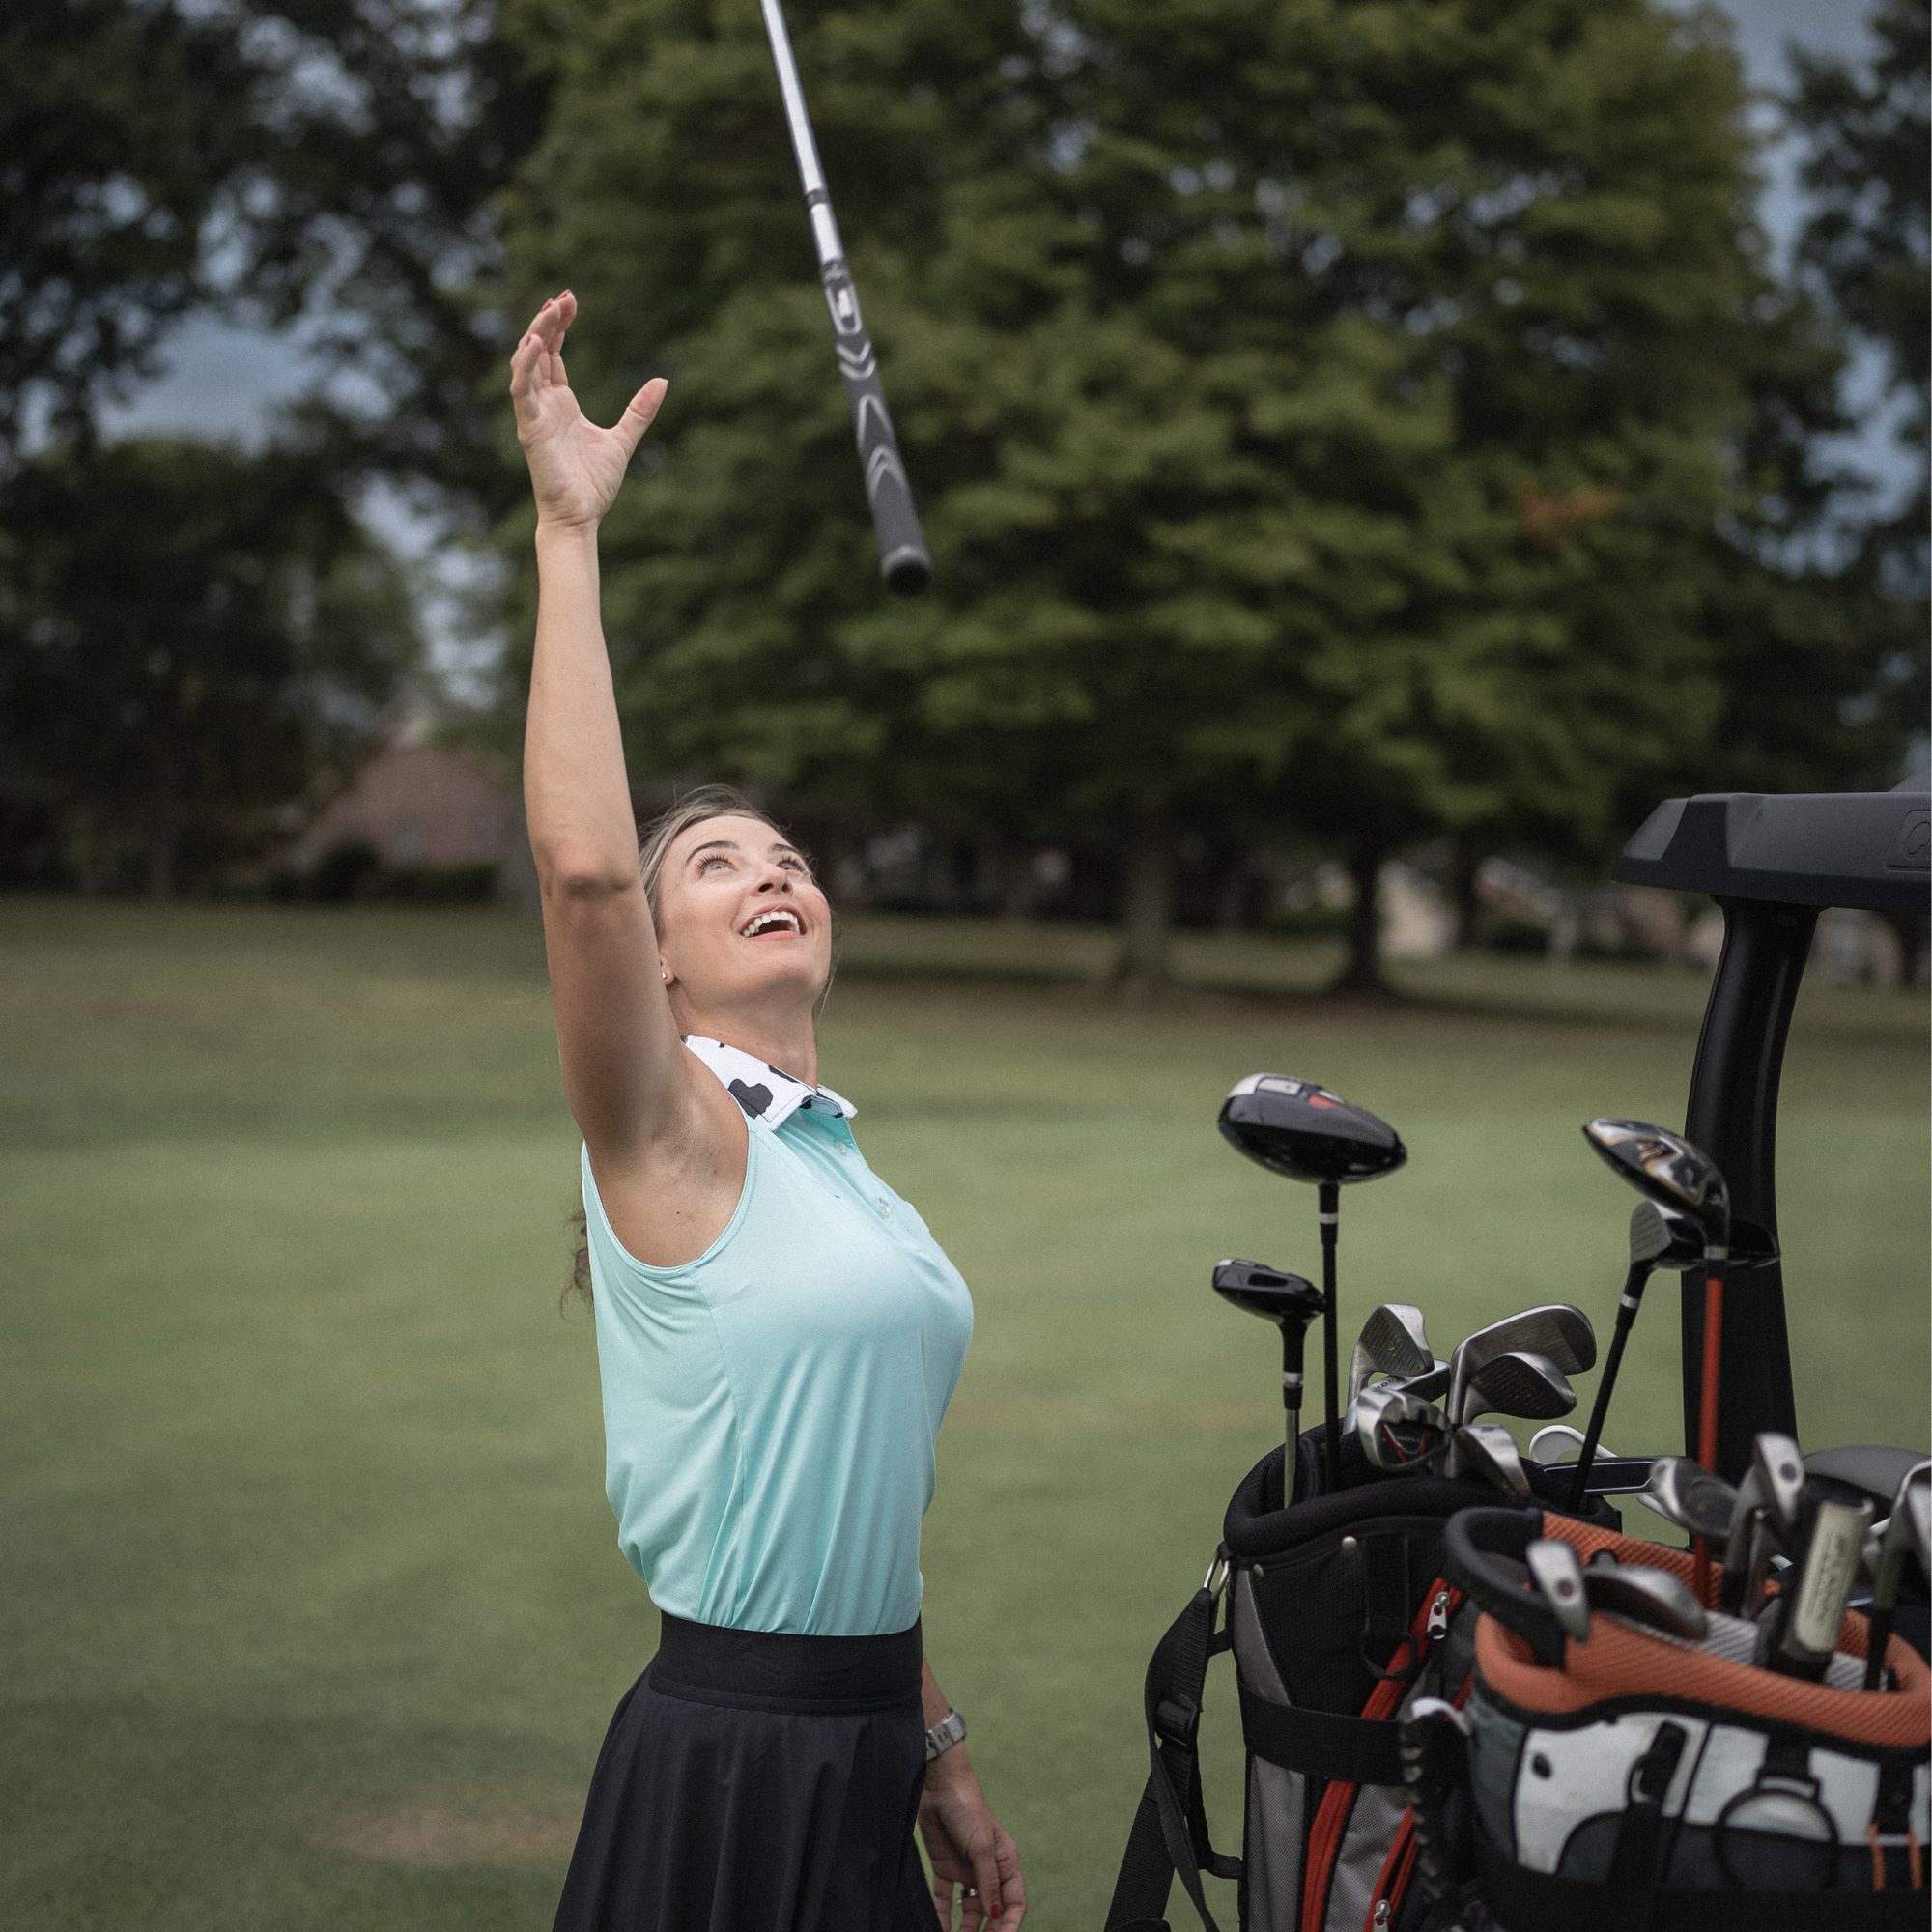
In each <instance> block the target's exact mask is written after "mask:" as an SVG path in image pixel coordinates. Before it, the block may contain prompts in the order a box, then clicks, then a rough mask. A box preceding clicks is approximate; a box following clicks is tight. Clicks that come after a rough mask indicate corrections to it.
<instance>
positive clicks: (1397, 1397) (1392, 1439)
mask: <svg viewBox="0 0 1932 1932" xmlns="http://www.w3.org/2000/svg"><path fill="white" fill-rule="evenodd" d="M1355 1414H1356V1420H1355V1437H1356V1440H1357V1441H1359V1442H1360V1443H1361V1445H1362V1453H1363V1455H1365V1456H1366V1457H1367V1458H1368V1459H1369V1461H1370V1462H1371V1463H1374V1464H1375V1466H1376V1467H1377V1468H1378V1469H1386V1470H1388V1471H1390V1472H1391V1473H1392V1474H1393V1473H1398V1472H1400V1471H1403V1470H1406V1469H1413V1468H1415V1467H1417V1466H1418V1465H1420V1464H1422V1463H1425V1462H1428V1461H1431V1460H1433V1459H1434V1457H1435V1452H1436V1450H1437V1449H1439V1448H1440V1447H1441V1446H1442V1444H1443V1443H1444V1442H1445V1441H1446V1440H1447V1439H1448V1436H1449V1418H1448V1417H1447V1416H1446V1415H1444V1414H1443V1413H1442V1411H1441V1410H1440V1409H1439V1408H1437V1407H1436V1406H1435V1404H1434V1403H1433V1402H1430V1401H1428V1400H1426V1399H1425V1398H1424V1397H1421V1396H1416V1395H1410V1394H1409V1393H1408V1392H1407V1391H1406V1390H1405V1389H1402V1388H1399V1387H1397V1386H1396V1384H1395V1383H1393V1382H1378V1383H1377V1384H1376V1385H1375V1386H1374V1387H1373V1388H1366V1389H1364V1390H1363V1391H1362V1393H1361V1397H1360V1399H1359V1401H1358V1402H1357V1403H1356V1405H1355Z"/></svg>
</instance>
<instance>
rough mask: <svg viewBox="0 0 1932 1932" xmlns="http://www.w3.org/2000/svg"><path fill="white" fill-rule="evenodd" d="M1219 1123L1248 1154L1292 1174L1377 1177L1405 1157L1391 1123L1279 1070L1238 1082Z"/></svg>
mask: <svg viewBox="0 0 1932 1932" xmlns="http://www.w3.org/2000/svg"><path fill="white" fill-rule="evenodd" d="M1220 1128H1221V1131H1222V1133H1223V1134H1225V1135H1226V1136H1227V1138H1228V1139H1229V1140H1230V1141H1232V1142H1233V1143H1234V1145H1235V1146H1236V1147H1237V1148H1239V1149H1240V1151H1242V1152H1243V1153H1244V1154H1246V1155H1247V1156H1248V1158H1249V1159H1250V1160H1254V1161H1259V1162H1260V1163H1261V1164H1262V1166H1264V1168H1266V1169H1267V1170H1268V1171H1269V1172H1270V1173H1271V1174H1285V1175H1287V1176H1288V1178H1289V1179H1291V1180H1312V1181H1315V1182H1317V1183H1320V1182H1322V1181H1350V1180H1374V1179H1376V1178H1377V1176H1378V1175H1383V1174H1389V1173H1392V1172H1393V1171H1394V1170H1395V1169H1396V1168H1398V1167H1400V1166H1401V1165H1402V1164H1403V1162H1404V1161H1406V1159H1407V1158H1408V1150H1407V1149H1406V1147H1404V1146H1403V1144H1402V1141H1401V1140H1400V1138H1399V1137H1398V1136H1397V1134H1396V1131H1395V1129H1394V1128H1393V1127H1392V1126H1390V1125H1389V1124H1388V1122H1386V1121H1378V1120H1377V1119H1376V1117H1375V1116H1374V1115H1373V1114H1365V1113H1364V1112H1363V1111H1362V1110H1361V1108H1359V1107H1351V1106H1350V1104H1349V1103H1348V1101H1346V1100H1344V1099H1343V1098H1342V1097H1341V1096H1340V1094H1331V1093H1329V1091H1328V1090H1327V1089H1326V1088H1325V1087H1318V1086H1317V1085H1316V1084H1315V1083H1314V1082H1313V1081H1312V1080H1291V1079H1289V1078H1288V1077H1287V1075H1286V1074H1281V1073H1250V1074H1249V1075H1248V1077H1247V1078H1246V1079H1245V1080H1242V1081H1239V1082H1237V1083H1236V1087H1235V1091H1234V1092H1233V1093H1232V1094H1229V1095H1228V1097H1227V1099H1226V1100H1224V1101H1223V1102H1222V1103H1221V1118H1220Z"/></svg>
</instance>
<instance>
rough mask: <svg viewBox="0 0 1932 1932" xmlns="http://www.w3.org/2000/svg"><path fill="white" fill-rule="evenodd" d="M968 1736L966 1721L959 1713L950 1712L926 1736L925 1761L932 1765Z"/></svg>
mask: <svg viewBox="0 0 1932 1932" xmlns="http://www.w3.org/2000/svg"><path fill="white" fill-rule="evenodd" d="M965 1735H966V1719H964V1718H962V1717H961V1716H960V1715H959V1713H958V1712H957V1711H949V1712H947V1714H946V1715H945V1717H943V1718H942V1719H940V1720H939V1721H938V1723H936V1724H934V1725H933V1727H932V1728H931V1730H929V1731H927V1732H926V1734H925V1761H926V1763H927V1764H930V1763H931V1762H932V1760H933V1759H934V1758H936V1757H938V1756H939V1755H940V1753H941V1752H942V1751H950V1750H951V1749H952V1747H953V1746H954V1745H956V1744H958V1743H959V1742H960V1741H961V1740H962V1739H963V1738H964V1737H965Z"/></svg>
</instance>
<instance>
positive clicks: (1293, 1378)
mask: <svg viewBox="0 0 1932 1932" xmlns="http://www.w3.org/2000/svg"><path fill="white" fill-rule="evenodd" d="M1291 1331H1293V1332H1291ZM1307 1336H1308V1330H1307V1329H1306V1328H1303V1327H1301V1326H1300V1325H1299V1324H1298V1323H1295V1322H1284V1323H1283V1324H1282V1330H1281V1406H1282V1409H1283V1412H1284V1418H1285V1422H1286V1428H1285V1430H1284V1433H1283V1439H1282V1447H1281V1506H1282V1508H1283V1509H1287V1508H1288V1507H1289V1505H1290V1504H1291V1503H1293V1501H1294V1452H1295V1449H1296V1448H1297V1447H1298V1446H1299V1442H1300V1437H1301V1357H1302V1344H1303V1342H1304V1341H1305V1340H1306V1339H1307Z"/></svg>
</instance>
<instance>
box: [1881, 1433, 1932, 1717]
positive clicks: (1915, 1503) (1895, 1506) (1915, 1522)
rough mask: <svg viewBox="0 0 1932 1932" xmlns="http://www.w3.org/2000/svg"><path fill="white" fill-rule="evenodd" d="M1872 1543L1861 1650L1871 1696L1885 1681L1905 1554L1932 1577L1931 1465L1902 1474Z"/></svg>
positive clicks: (1924, 1465)
mask: <svg viewBox="0 0 1932 1932" xmlns="http://www.w3.org/2000/svg"><path fill="white" fill-rule="evenodd" d="M1874 1540H1875V1541H1876V1543H1877V1548H1875V1549H1872V1550H1871V1551H1870V1554H1871V1555H1872V1557H1874V1558H1875V1559H1876V1560H1875V1561H1874V1562H1873V1563H1872V1565H1871V1568H1872V1572H1873V1586H1872V1600H1871V1611H1870V1616H1871V1625H1870V1635H1869V1637H1868V1638H1867V1640H1866V1644H1865V1650H1866V1657H1865V1689H1866V1690H1877V1689H1878V1688H1879V1686H1880V1685H1881V1684H1883V1683H1884V1681H1885V1652H1886V1646H1887V1645H1888V1644H1889V1642H1890V1641H1891V1613H1892V1611H1893V1610H1895V1609H1896V1608H1897V1607H1898V1586H1899V1582H1900V1579H1901V1578H1902V1577H1904V1574H1905V1558H1906V1555H1907V1553H1908V1552H1910V1553H1911V1554H1913V1555H1915V1556H1917V1557H1918V1567H1919V1568H1920V1569H1921V1570H1923V1571H1924V1572H1925V1574H1926V1575H1927V1576H1928V1577H1932V1463H1919V1464H1918V1466H1917V1467H1916V1468H1913V1469H1908V1470H1907V1471H1906V1474H1905V1480H1904V1481H1903V1482H1902V1483H1900V1484H1899V1486H1898V1493H1897V1494H1896V1495H1895V1496H1893V1497H1892V1499H1891V1520H1890V1521H1889V1522H1888V1523H1887V1524H1886V1526H1885V1528H1884V1530H1883V1531H1882V1532H1880V1533H1879V1534H1878V1535H1877V1536H1876V1538H1875V1539H1874Z"/></svg>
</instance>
